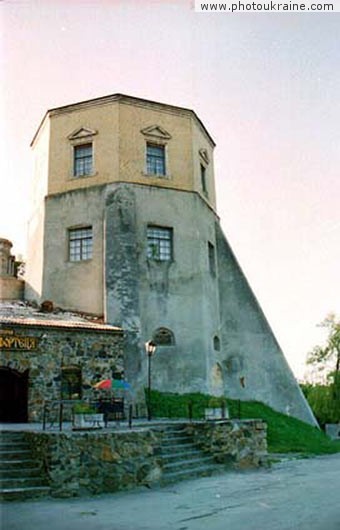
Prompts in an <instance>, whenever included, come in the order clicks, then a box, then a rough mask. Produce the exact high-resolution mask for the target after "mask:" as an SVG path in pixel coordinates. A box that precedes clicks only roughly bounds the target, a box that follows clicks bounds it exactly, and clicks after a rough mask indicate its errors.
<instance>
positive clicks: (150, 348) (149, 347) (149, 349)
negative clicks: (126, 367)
mask: <svg viewBox="0 0 340 530" xmlns="http://www.w3.org/2000/svg"><path fill="white" fill-rule="evenodd" d="M145 351H146V354H147V355H149V356H150V357H151V355H153V354H154V353H155V351H156V343H155V342H154V341H153V340H148V341H147V342H146V343H145Z"/></svg>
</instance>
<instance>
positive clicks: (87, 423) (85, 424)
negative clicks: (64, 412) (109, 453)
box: [72, 414, 104, 429]
mask: <svg viewBox="0 0 340 530" xmlns="http://www.w3.org/2000/svg"><path fill="white" fill-rule="evenodd" d="M102 427H104V414H75V415H74V418H73V427H72V428H73V429H101V428H102Z"/></svg>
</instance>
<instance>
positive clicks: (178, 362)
mask: <svg viewBox="0 0 340 530" xmlns="http://www.w3.org/2000/svg"><path fill="white" fill-rule="evenodd" d="M110 189H113V190H114V189H116V188H114V187H112V188H111V187H110ZM119 190H120V191H118V189H117V190H116V191H114V192H113V195H112V196H111V197H112V201H113V203H116V206H109V207H108V208H107V217H106V230H107V233H106V264H107V268H106V298H107V320H108V322H110V323H112V324H115V325H121V326H123V327H124V329H127V330H129V331H131V332H133V331H134V330H137V329H138V328H139V329H140V338H139V351H137V350H138V347H137V350H136V351H135V355H136V356H137V357H138V356H139V360H138V362H136V363H135V368H136V369H137V368H138V369H139V372H137V371H136V372H135V374H134V376H135V377H137V378H139V379H140V381H141V383H142V382H143V383H144V384H145V381H146V378H145V375H146V355H145V352H144V342H146V341H147V340H148V339H150V338H152V335H153V332H154V331H155V330H156V329H157V328H159V327H165V328H168V329H170V330H171V331H172V332H173V333H174V335H175V345H173V346H167V347H165V346H162V347H161V346H160V347H158V348H157V352H156V355H155V356H154V358H153V360H152V363H153V386H154V387H156V388H159V389H160V390H167V391H173V392H187V391H189V390H195V391H203V392H207V391H211V390H212V389H211V388H210V383H209V373H210V370H211V367H212V366H213V365H214V352H213V336H214V334H215V333H216V327H218V325H217V321H218V291H217V278H216V276H212V274H211V273H210V271H209V260H208V241H211V242H212V244H214V243H215V229H214V222H215V216H214V214H213V212H212V210H210V209H209V207H208V206H207V205H206V204H205V202H204V201H203V200H202V199H201V198H200V197H199V196H198V195H197V194H195V193H190V192H178V191H175V190H164V189H161V188H157V187H146V186H141V185H127V184H124V185H120V186H119ZM108 193H109V192H108ZM111 193H112V192H111ZM109 196H110V193H109ZM115 197H116V198H115ZM122 198H123V199H122ZM113 217H115V220H114V219H113ZM148 225H156V226H163V227H169V228H172V229H173V260H172V261H171V262H170V261H163V262H159V261H155V260H152V259H148V258H147V226H148ZM113 235H114V237H113Z"/></svg>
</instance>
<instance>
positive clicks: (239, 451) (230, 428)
mask: <svg viewBox="0 0 340 530" xmlns="http://www.w3.org/2000/svg"><path fill="white" fill-rule="evenodd" d="M186 431H187V432H188V433H190V434H192V435H193V439H194V442H195V443H196V444H197V445H198V447H200V448H201V449H202V450H203V451H205V452H206V453H209V454H213V455H214V457H215V460H216V462H218V463H219V464H226V465H227V466H231V467H233V468H235V469H247V468H254V467H259V466H262V465H266V464H267V424H266V423H265V422H264V421H262V420H242V421H235V420H222V421H218V422H206V423H195V424H194V423H193V424H188V425H187V427H186Z"/></svg>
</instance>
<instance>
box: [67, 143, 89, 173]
mask: <svg viewBox="0 0 340 530" xmlns="http://www.w3.org/2000/svg"><path fill="white" fill-rule="evenodd" d="M86 147H91V154H90V155H86V156H85V155H84V156H78V157H77V151H80V149H84V148H86ZM72 150H73V170H72V176H73V178H84V177H91V176H92V175H93V174H94V149H93V141H86V142H85V141H84V142H81V143H77V144H74V145H73V146H72ZM88 159H90V160H91V168H90V170H89V171H87V170H86V165H87V162H86V161H87V160H88ZM82 160H85V162H84V170H83V172H81V173H78V172H77V162H79V161H82Z"/></svg>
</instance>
